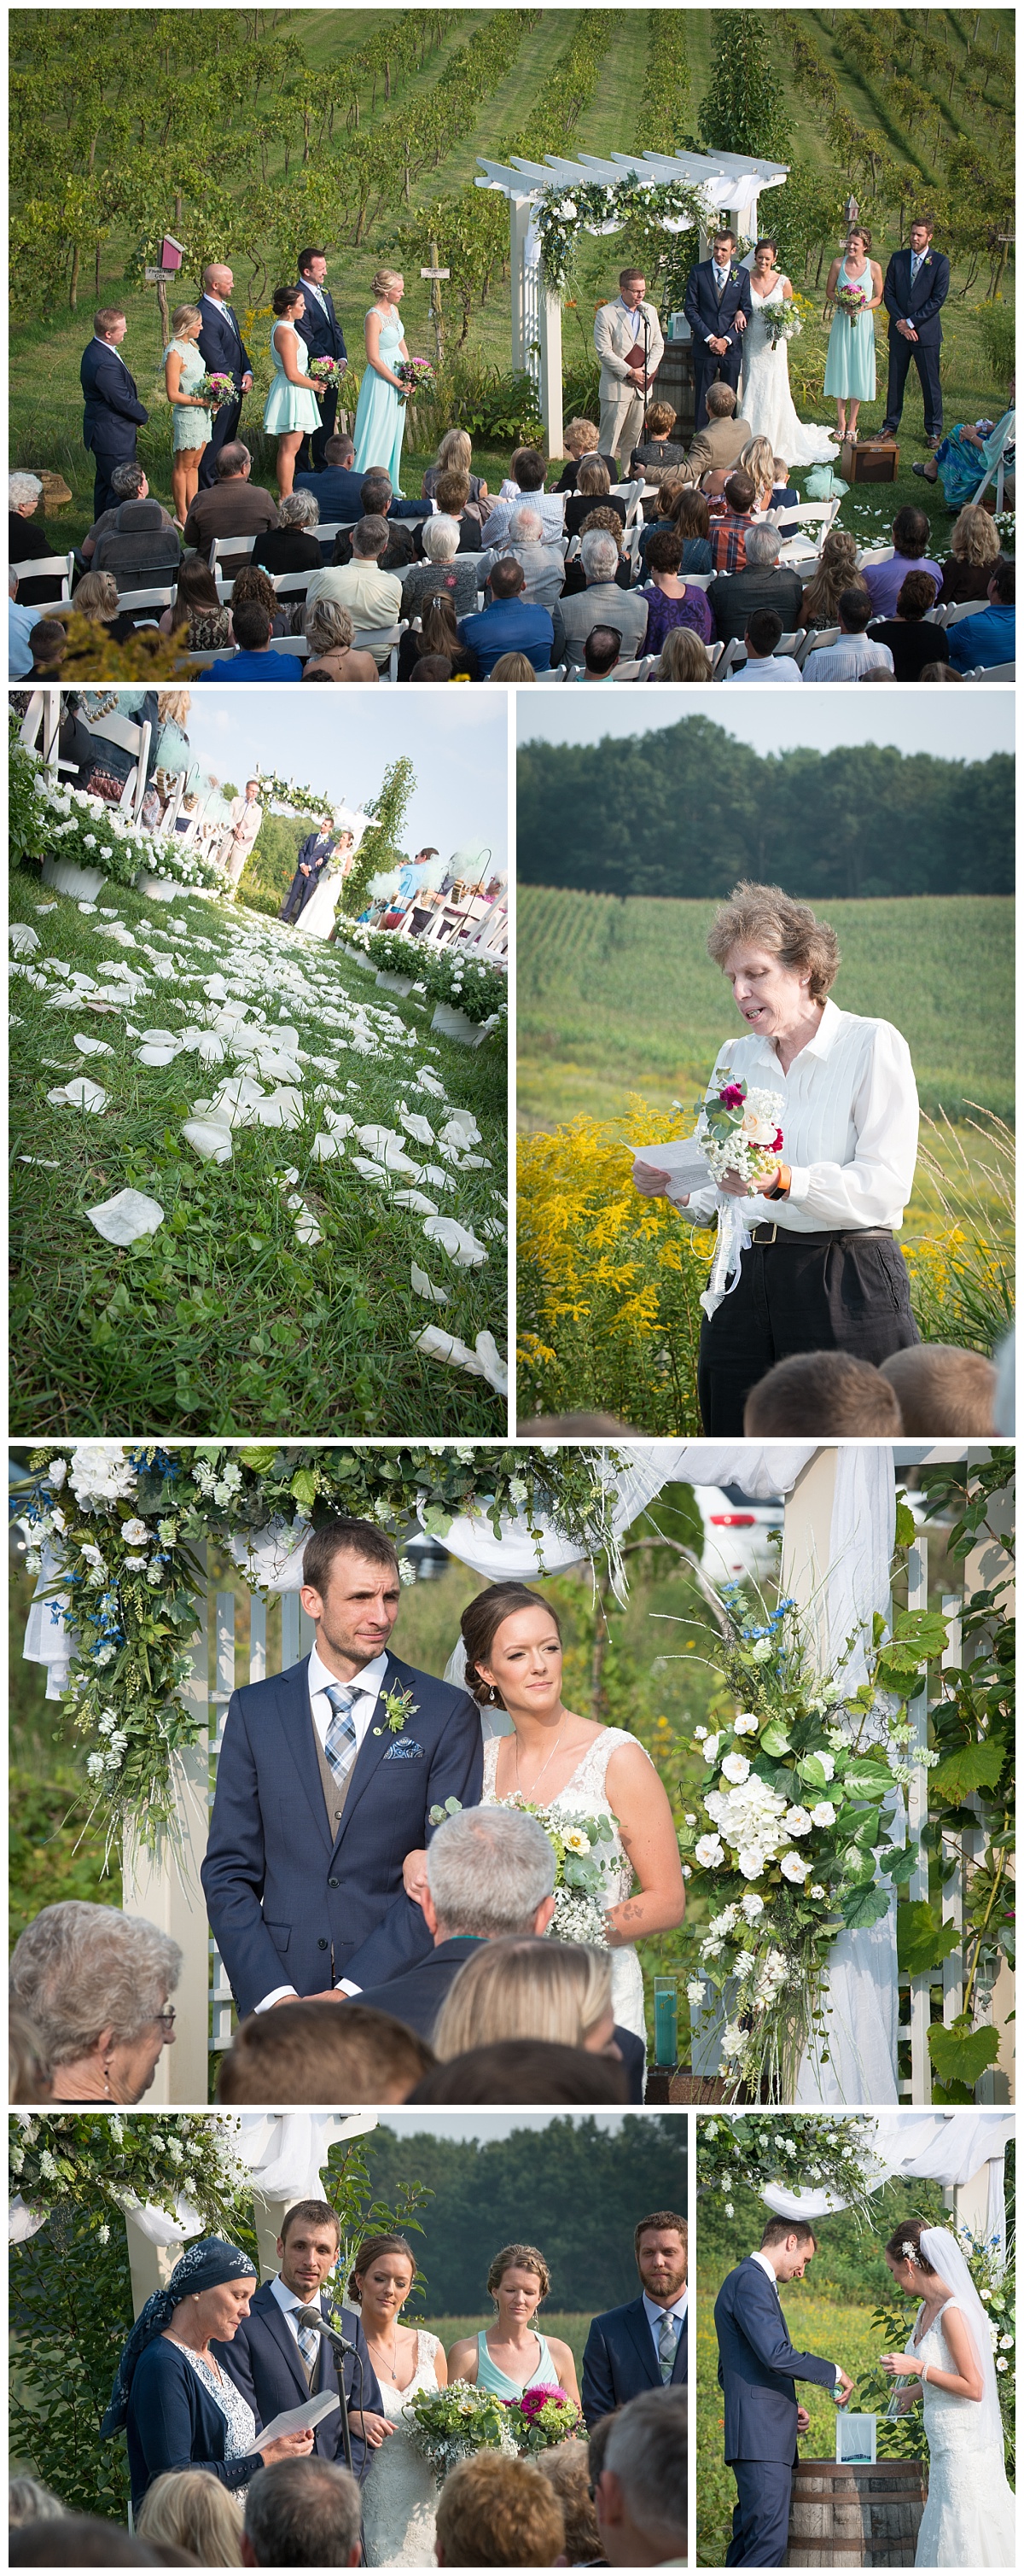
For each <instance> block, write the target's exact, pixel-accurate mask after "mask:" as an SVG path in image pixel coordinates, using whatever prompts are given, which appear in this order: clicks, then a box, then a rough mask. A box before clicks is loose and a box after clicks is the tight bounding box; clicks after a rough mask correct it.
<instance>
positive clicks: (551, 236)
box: [533, 170, 707, 295]
mask: <svg viewBox="0 0 1024 2576" xmlns="http://www.w3.org/2000/svg"><path fill="white" fill-rule="evenodd" d="M706 215H707V208H706V206H705V203H704V198H703V196H702V194H701V191H700V189H699V188H692V187H688V186H687V185H686V184H685V182H684V181H683V180H681V179H649V178H644V177H642V175H641V173H640V172H639V171H636V170H634V171H629V172H627V174H626V176H625V177H624V178H622V179H613V180H608V181H604V180H588V181H587V183H586V185H585V186H583V187H580V188H577V187H573V188H570V187H552V188H546V189H545V191H544V194H543V196H542V197H538V198H537V199H536V201H535V204H534V208H533V222H534V225H535V228H536V232H537V236H538V239H539V242H540V259H541V269H542V271H543V275H544V283H545V285H546V287H547V289H548V292H549V294H551V295H563V294H564V293H565V289H566V287H567V286H568V285H569V283H570V281H571V278H572V274H573V270H574V268H575V265H576V260H577V257H578V253H579V246H580V241H581V238H582V235H583V233H584V232H587V231H590V232H592V233H602V232H621V231H622V230H623V229H624V227H625V226H626V225H627V224H628V225H629V227H630V230H631V231H632V232H633V233H634V234H639V235H640V236H641V237H642V238H643V240H644V241H645V242H646V243H648V244H649V246H650V248H651V250H652V252H653V253H654V255H655V257H656V258H657V259H658V261H659V262H661V261H664V260H665V259H666V257H667V243H668V242H669V241H671V239H672V236H671V235H666V232H665V224H666V219H667V220H668V221H669V222H671V223H673V224H678V225H679V226H681V227H684V228H685V230H686V231H687V232H694V231H696V230H697V229H698V228H699V226H700V224H701V223H702V222H703V221H704V220H705V219H706Z"/></svg>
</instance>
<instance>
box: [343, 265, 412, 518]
mask: <svg viewBox="0 0 1024 2576" xmlns="http://www.w3.org/2000/svg"><path fill="white" fill-rule="evenodd" d="M370 310H371V312H373V311H374V310H375V307H374V306H372V305H371V307H370ZM367 318H369V317H367ZM404 336H405V335H404V331H403V328H402V324H401V322H399V321H397V320H396V321H394V322H382V323H381V327H380V338H379V340H378V343H377V347H378V353H379V355H380V356H381V358H383V361H384V364H385V366H386V367H395V366H397V364H398V360H399V357H400V355H401V348H402V341H403V338H404ZM404 434H405V404H404V402H402V401H401V399H400V397H399V395H398V393H397V392H396V390H395V387H394V385H389V384H387V383H386V382H385V379H384V377H383V376H379V375H378V374H377V370H376V367H371V365H370V362H369V359H367V362H366V373H365V375H364V377H363V381H362V384H361V385H360V387H359V400H358V402H357V404H356V417H355V425H354V428H353V431H352V436H353V439H354V441H355V450H356V452H355V459H354V467H353V470H354V472H355V473H356V474H369V472H370V470H371V467H373V466H380V467H382V469H383V471H384V473H385V474H389V475H390V477H391V489H392V491H393V492H394V494H395V497H396V499H397V500H399V501H400V500H401V499H402V492H401V489H400V486H399V481H398V474H399V467H400V465H401V461H402V439H403V436H404Z"/></svg>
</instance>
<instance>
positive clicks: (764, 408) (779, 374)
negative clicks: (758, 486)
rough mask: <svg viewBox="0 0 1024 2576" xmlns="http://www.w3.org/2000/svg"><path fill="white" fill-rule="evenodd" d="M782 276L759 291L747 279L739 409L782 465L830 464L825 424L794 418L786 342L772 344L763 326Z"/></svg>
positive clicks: (832, 447) (776, 301) (832, 450)
mask: <svg viewBox="0 0 1024 2576" xmlns="http://www.w3.org/2000/svg"><path fill="white" fill-rule="evenodd" d="M782 288H783V280H782V278H781V277H777V278H776V280H775V284H774V286H773V287H772V290H771V294H770V295H759V294H758V292H757V288H756V286H755V285H754V281H753V278H751V281H750V320H749V322H748V324H747V327H746V330H745V332H744V334H743V380H742V384H741V388H740V406H739V407H740V410H741V412H742V416H743V418H744V420H749V422H750V426H751V430H752V431H753V434H754V437H755V438H767V439H768V440H769V442H770V444H771V449H772V454H773V455H774V456H784V457H785V459H786V463H787V465H830V464H832V463H833V462H834V460H835V457H836V454H837V449H836V444H835V440H834V439H833V438H831V437H830V436H829V432H828V430H827V429H818V428H815V427H814V426H813V425H812V426H808V425H807V424H806V423H805V422H804V421H802V420H798V419H797V416H796V408H795V405H794V402H793V397H792V394H791V393H790V390H789V354H788V351H787V347H786V342H785V341H784V340H780V341H779V343H778V345H777V347H773V345H772V340H771V335H770V333H769V331H768V330H767V329H766V327H765V322H764V318H763V317H764V315H765V314H766V313H769V312H773V311H774V312H776V313H777V312H778V309H779V306H780V304H781V303H782V301H783V294H782Z"/></svg>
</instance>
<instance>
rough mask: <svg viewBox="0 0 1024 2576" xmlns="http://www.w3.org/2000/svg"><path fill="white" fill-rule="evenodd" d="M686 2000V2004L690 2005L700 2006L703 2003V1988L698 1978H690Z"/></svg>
mask: <svg viewBox="0 0 1024 2576" xmlns="http://www.w3.org/2000/svg"><path fill="white" fill-rule="evenodd" d="M686 2000H687V2003H690V2004H702V2003H703V2001H704V1988H703V1986H702V1984H701V1981H700V1978H699V1977H692V1978H691V1980H690V1983H689V1985H688V1986H687V1989H686Z"/></svg>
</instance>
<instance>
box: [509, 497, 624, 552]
mask: <svg viewBox="0 0 1024 2576" xmlns="http://www.w3.org/2000/svg"><path fill="white" fill-rule="evenodd" d="M599 499H600V494H599V493H595V495H594V507H595V508H596V507H597V504H598V501H599ZM524 503H525V505H526V508H527V509H528V510H538V511H539V512H540V517H541V524H542V527H543V538H542V543H543V544H544V545H546V546H556V545H557V544H558V541H559V538H560V537H561V536H563V535H564V533H565V495H564V493H562V492H520V490H519V488H518V485H517V487H516V490H515V492H514V493H513V494H512V495H511V497H510V498H503V497H502V498H499V499H498V500H497V501H495V503H494V504H493V507H492V509H491V514H490V517H489V518H488V519H485V521H484V526H483V532H482V535H481V538H480V545H481V548H482V549H485V548H486V547H488V546H499V547H500V545H501V541H502V538H503V537H506V536H507V535H508V523H509V520H510V518H511V516H512V512H513V510H518V509H521V508H522V506H523V504H524Z"/></svg>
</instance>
